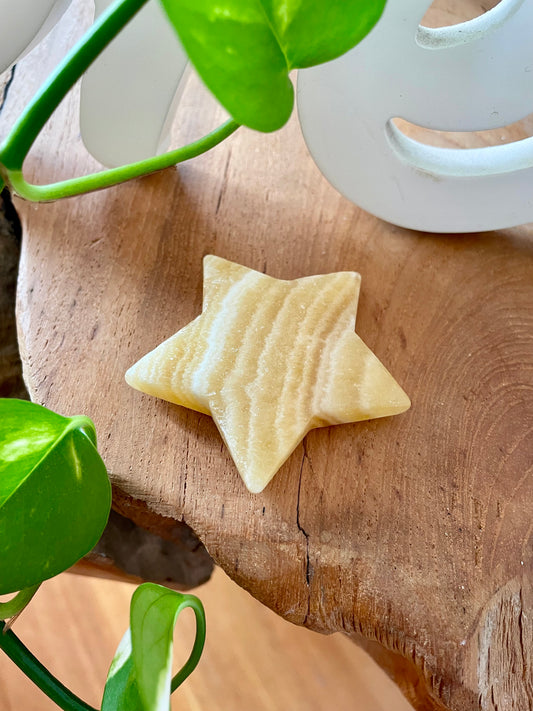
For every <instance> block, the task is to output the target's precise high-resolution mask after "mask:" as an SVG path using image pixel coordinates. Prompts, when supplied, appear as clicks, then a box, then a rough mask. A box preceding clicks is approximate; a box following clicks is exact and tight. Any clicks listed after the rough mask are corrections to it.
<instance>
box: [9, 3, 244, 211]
mask: <svg viewBox="0 0 533 711" xmlns="http://www.w3.org/2000/svg"><path fill="white" fill-rule="evenodd" d="M146 2H147V0H116V2H115V3H113V5H111V6H110V7H109V8H108V10H107V11H106V12H104V13H102V15H101V16H100V17H99V18H98V19H97V20H96V22H95V23H94V25H93V26H92V27H91V28H90V29H89V30H88V31H87V32H86V34H85V35H84V36H83V37H82V39H81V40H80V41H79V42H78V43H77V45H76V46H75V47H74V48H73V49H72V50H71V51H70V52H69V54H68V55H67V56H66V57H65V59H64V60H63V61H62V62H61V63H60V64H59V66H58V67H57V68H56V69H55V71H54V72H53V73H52V74H51V75H50V77H49V78H48V80H47V81H46V82H45V84H44V85H43V86H42V87H41V88H40V90H39V91H38V92H37V94H36V95H35V96H34V98H33V99H32V101H31V102H30V103H29V104H28V106H27V107H26V108H25V110H24V111H23V113H22V115H21V116H20V117H19V119H18V120H17V122H16V123H15V125H14V126H13V128H12V130H11V131H10V133H9V135H8V137H7V138H6V140H5V141H4V143H3V145H2V146H1V147H0V171H1V176H0V185H2V180H3V181H4V182H5V183H6V184H7V185H9V186H10V187H11V188H13V189H14V190H15V192H16V193H17V194H18V195H19V196H20V197H22V198H26V199H27V200H34V201H47V200H57V199H59V198H64V197H71V196H73V195H80V194H81V193H87V192H91V191H93V190H99V189H101V188H108V187H110V186H112V185H117V184H118V183H122V182H124V181H126V180H131V179H133V178H139V177H141V176H144V175H148V174H149V173H153V172H155V171H158V170H162V169H163V168H169V167H170V166H172V165H175V164H176V163H181V162H182V161H184V160H188V159H190V158H195V157H196V156H198V155H200V154H201V153H205V151H208V150H210V149H211V148H213V147H214V146H216V145H217V144H218V143H220V142H221V141H223V140H224V139H225V138H227V137H228V136H230V135H231V134H232V133H233V132H234V131H235V130H236V129H237V128H238V127H239V124H238V123H237V122H235V121H233V120H229V121H227V122H226V123H224V124H222V125H221V126H219V127H218V128H217V129H215V130H214V131H212V132H211V133H208V134H207V135H206V136H203V137H202V138H200V139H199V140H197V141H195V142H193V143H190V144H189V145H187V146H183V147H181V148H178V149H177V150H175V151H171V152H169V153H165V154H164V155H159V156H154V157H152V158H148V159H146V160H142V161H138V162H136V163H132V164H130V165H126V166H121V167H119V168H111V169H109V170H102V171H99V172H97V173H91V174H90V175H84V176H81V177H78V178H72V179H70V180H64V181H61V182H57V183H51V184H50V185H33V184H31V183H28V182H26V180H25V179H24V176H23V174H22V165H23V163H24V160H25V158H26V156H27V154H28V151H29V150H30V148H31V146H32V145H33V142H34V141H35V139H36V138H37V136H38V135H39V133H40V131H41V129H42V127H43V126H44V124H45V123H46V121H47V120H48V119H49V118H50V116H51V115H52V114H53V112H54V111H55V109H56V108H57V106H58V105H59V103H60V102H61V100H62V99H63V98H64V97H65V95H66V94H67V92H68V91H69V90H70V89H71V88H72V86H73V85H74V84H75V83H76V82H77V81H78V79H79V78H80V77H81V76H82V74H83V73H84V72H85V71H86V70H87V69H88V67H89V66H90V65H91V64H92V62H93V61H94V60H95V59H96V57H97V56H98V55H99V54H100V52H101V51H102V50H103V49H104V48H105V47H106V46H107V45H108V44H109V42H111V40H112V39H113V38H114V37H115V36H116V35H117V34H118V33H119V32H120V30H121V29H122V28H123V27H124V25H126V24H127V23H128V22H129V20H130V19H131V18H132V17H133V16H134V15H135V14H136V13H137V12H138V11H139V10H140V9H141V7H142V6H143V5H144V4H145V3H146Z"/></svg>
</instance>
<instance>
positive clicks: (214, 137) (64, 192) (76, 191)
mask: <svg viewBox="0 0 533 711" xmlns="http://www.w3.org/2000/svg"><path fill="white" fill-rule="evenodd" d="M239 126H240V124H238V123H237V122H236V121H234V120H233V119H229V120H228V121H226V122H225V123H223V124H222V125H221V126H219V127H218V128H216V129H215V130H214V131H212V132H211V133H208V134H207V135H205V136H202V138H200V139H198V140H197V141H194V142H193V143H189V144H187V145H186V146H182V147H181V148H177V149H176V150H174V151H170V152H169V153H164V154H163V155H158V156H153V157H152V158H146V159H145V160H141V161H138V162H136V163H131V164H130V165H125V166H121V167H119V168H110V169H109V170H102V171H100V172H98V173H91V174H90V175H84V176H82V177H79V178H72V179H70V180H63V181H61V182H58V183H51V184H50V185H33V184H31V183H27V182H26V180H25V179H24V177H23V175H22V171H21V170H15V171H11V170H6V171H5V176H6V178H7V182H8V184H9V185H11V187H12V188H13V189H14V190H15V191H16V193H17V195H19V196H20V197H22V198H25V199H27V200H34V201H46V200H58V199H60V198H65V197H72V196H73V195H80V194H82V193H88V192H91V191H93V190H101V189H102V188H109V187H111V186H113V185H118V183H123V182H125V181H126V180H132V179H133V178H140V177H142V176H145V175H148V174H150V173H155V172H156V171H158V170H163V169H164V168H170V167H171V166H173V165H176V164H177V163H182V162H183V161H185V160H189V159H191V158H196V156H199V155H201V154H202V153H205V152H206V151H208V150H210V149H211V148H214V147H215V146H216V145H218V144H219V143H220V142H221V141H223V140H224V139H225V138H227V137H228V136H231V134H232V133H233V132H234V131H236V130H237V129H238V128H239ZM0 160H1V154H0Z"/></svg>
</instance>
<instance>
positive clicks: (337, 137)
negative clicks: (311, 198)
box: [298, 0, 533, 232]
mask: <svg viewBox="0 0 533 711" xmlns="http://www.w3.org/2000/svg"><path fill="white" fill-rule="evenodd" d="M430 4H431V3H430V0H388V3H387V6H386V9H385V12H384V15H383V17H382V18H381V20H380V21H379V23H378V24H377V25H376V27H375V28H374V29H373V30H372V32H371V33H370V35H369V36H368V37H367V38H366V39H365V40H363V42H362V43H361V44H360V45H358V46H357V47H355V48H354V49H353V50H352V51H351V52H348V54H346V55H344V56H343V57H340V58H339V59H337V60H335V61H333V62H329V63H328V64H325V65H322V66H319V67H315V68H312V69H307V70H304V71H300V73H299V76H298V109H299V116H300V122H301V125H302V129H303V133H304V136H305V140H306V142H307V145H308V147H309V150H310V152H311V155H312V156H313V158H314V160H315V161H316V163H317V165H318V166H319V167H320V169H321V170H322V172H323V173H324V175H325V176H326V177H327V178H328V180H329V181H330V182H331V183H332V184H333V185H334V186H335V187H336V188H337V189H338V190H339V191H340V192H341V193H343V194H344V195H345V196H346V197H348V198H349V199H350V200H352V201H353V202H355V203H356V204H358V205H360V206H361V207H363V208H364V209H365V210H368V211H369V212H371V213H373V214H375V215H378V216H379V217H381V218H383V219H385V220H388V221H389V222H392V223H395V224H398V225H402V226H405V227H410V228H414V229H419V230H430V231H437V232H467V231H478V230H491V229H497V228H503V227H509V226H512V225H517V224H521V223H525V222H529V221H532V220H533V190H532V189H531V186H532V185H533V139H532V138H529V139H525V140H522V141H518V142H516V143H510V144H507V145H498V146H490V147H486V148H480V149H464V150H462V149H456V150H454V149H446V148H434V147H430V146H427V145H424V144H422V143H418V142H416V141H413V140H411V139H409V138H407V137H406V136H405V135H404V134H403V133H401V132H400V131H399V130H398V129H397V128H396V127H395V125H394V124H393V123H392V119H394V118H395V117H399V118H403V119H406V120H407V121H410V122H412V123H414V124H418V125H420V126H424V127H427V128H431V129H437V130H442V131H475V130H484V129H491V128H497V127H502V126H506V125H508V124H511V123H513V122H515V121H517V120H519V119H521V118H524V117H525V116H527V115H528V114H530V113H531V112H532V111H533V42H532V40H531V28H532V27H533V0H501V2H500V3H499V4H498V5H496V6H495V7H494V8H493V9H492V10H490V11H489V12H487V13H486V14H484V15H482V16H480V17H478V18H476V19H474V20H471V21H469V22H465V23H462V24H459V25H454V26H451V27H446V28H438V29H428V28H422V27H420V24H419V23H420V20H421V18H422V17H423V16H424V14H425V13H426V11H427V9H428V7H429V6H430Z"/></svg>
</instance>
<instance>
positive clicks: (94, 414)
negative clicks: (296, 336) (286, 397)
mask: <svg viewBox="0 0 533 711" xmlns="http://www.w3.org/2000/svg"><path fill="white" fill-rule="evenodd" d="M84 12H85V15H86V11H85V10H84V9H83V8H82V9H80V8H79V5H76V6H75V7H74V8H73V10H72V11H71V13H70V14H69V15H68V16H67V18H66V19H65V22H64V24H63V29H62V31H61V32H58V31H56V32H54V33H53V35H51V36H50V38H49V39H48V40H47V41H46V43H45V44H44V45H43V47H42V48H41V49H40V50H39V51H38V52H37V53H34V54H33V55H32V56H31V57H29V58H28V59H27V60H25V62H23V63H21V65H20V67H19V68H17V72H16V75H15V82H13V85H12V87H11V88H10V92H9V96H8V100H7V101H6V104H5V106H4V110H3V112H2V114H1V115H0V123H1V125H2V133H3V134H4V133H5V129H6V126H7V125H8V123H9V120H10V119H11V117H13V116H15V115H16V114H17V112H18V111H19V109H20V107H21V105H22V103H23V101H24V100H25V98H26V97H27V95H28V94H30V93H31V92H32V90H33V89H34V87H35V86H36V85H38V83H39V81H40V80H42V78H43V77H44V76H45V75H46V74H47V73H48V71H49V69H50V67H51V66H53V65H54V63H55V62H56V61H57V57H58V56H59V55H60V54H61V52H62V51H64V49H65V47H66V46H67V45H68V44H70V43H71V42H72V37H73V35H74V34H76V33H79V31H80V27H81V24H80V23H78V22H76V17H77V16H76V13H81V15H83V14H84ZM75 107H76V96H75V93H74V95H73V96H72V97H71V98H69V99H67V100H66V101H65V102H64V103H63V104H62V106H61V107H60V110H59V111H58V112H57V113H56V114H55V115H54V117H53V118H52V120H51V121H50V123H49V125H48V126H47V128H46V130H45V132H44V133H43V135H42V136H41V138H40V139H39V140H38V142H37V143H36V145H35V146H34V149H33V150H32V153H31V154H30V157H29V159H28V161H27V173H28V175H29V176H30V177H35V176H38V180H39V182H41V181H44V180H49V179H55V178H58V177H60V176H68V175H72V174H77V173H80V172H85V171H87V170H88V168H89V167H90V166H91V165H92V161H91V160H90V159H89V158H88V157H87V156H86V154H85V153H84V151H83V147H82V145H81V142H80V139H79V132H78V127H77V125H76V121H75V120H74V119H73V116H75V112H76V108H75ZM180 111H181V114H180V118H179V121H180V126H179V129H177V130H176V131H175V140H176V141H179V142H184V141H187V140H191V139H193V138H195V137H197V136H198V135H200V134H201V133H202V132H203V131H204V130H205V129H206V128H208V127H212V126H214V125H217V124H218V123H219V122H220V120H221V112H220V110H219V109H218V108H217V107H216V106H214V104H213V103H212V102H211V100H210V99H209V98H208V97H207V96H206V95H205V93H204V92H202V91H201V89H200V88H199V86H198V85H197V84H194V81H192V83H191V85H190V87H189V89H188V91H187V92H186V94H185V96H184V99H183V101H182V108H181V110H180ZM16 207H17V209H18V211H19V214H20V216H21V219H22V223H23V233H24V242H23V251H22V259H21V266H20V276H19V287H18V328H19V341H20V346H21V353H22V360H23V365H24V374H25V379H26V384H27V386H28V388H29V391H30V394H31V396H32V398H33V399H34V400H35V401H37V402H40V403H43V404H45V405H47V406H48V407H51V408H52V409H55V410H57V411H59V412H61V413H63V414H76V413H84V414H87V415H89V416H90V417H91V418H92V419H93V420H94V422H95V424H96V427H97V431H98V433H99V444H100V450H101V453H102V455H103V457H104V460H105V462H106V464H107V466H108V469H109V472H110V475H111V478H112V482H113V485H114V494H115V496H114V506H115V508H116V509H117V510H118V511H119V512H122V513H124V514H125V515H127V516H128V517H129V518H131V519H132V520H134V521H136V522H138V523H140V524H141V525H144V526H147V527H149V528H150V527H153V528H154V529H158V528H160V527H161V526H162V525H164V523H165V521H169V520H170V521H174V520H178V521H184V522H185V523H187V524H188V525H189V526H190V527H191V528H192V529H193V530H194V532H195V533H196V534H197V535H198V537H199V538H200V539H201V540H202V541H203V543H204V544H205V546H206V547H207V549H208V551H209V553H210V554H211V555H212V556H213V558H214V559H215V561H216V562H217V563H218V564H220V565H221V567H222V568H223V569H224V570H225V571H226V572H227V573H228V574H229V575H230V576H231V577H232V578H233V579H234V580H235V581H236V582H237V583H238V584H239V585H241V586H242V587H243V588H245V589H246V590H248V591H250V592H251V593H252V595H254V596H255V597H256V598H257V599H259V600H260V601H261V602H263V603H264V604H265V605H267V606H269V607H270V608H272V609H273V610H275V611H276V612H277V613H278V614H279V615H281V616H282V617H284V618H286V619H288V620H290V621H291V622H294V623H296V624H298V625H304V626H307V627H310V628H312V629H315V630H319V631H324V632H331V631H336V630H342V631H344V632H346V633H347V634H349V635H350V636H351V637H352V638H353V639H354V640H356V641H358V642H359V643H361V644H363V645H364V646H365V647H366V648H367V649H368V650H369V651H370V652H371V653H372V654H373V655H374V656H375V658H376V659H378V660H379V662H380V663H381V664H382V666H383V667H384V668H386V669H387V670H388V671H389V672H390V673H391V674H392V676H393V677H394V678H395V679H396V681H397V682H398V683H399V684H400V686H401V687H402V689H403V691H404V692H405V694H406V695H407V697H408V698H409V699H410V700H411V701H412V702H413V704H414V705H415V706H417V707H418V708H423V709H457V710H460V711H463V710H467V709H496V708H499V709H502V708H508V709H518V710H521V709H528V708H530V706H531V704H532V703H533V682H532V676H533V675H532V670H533V666H532V665H533V656H532V652H531V649H532V648H533V623H532V619H533V586H532V563H533V555H532V545H531V532H532V523H531V521H532V515H531V514H532V503H531V502H532V500H533V440H532V437H531V432H532V428H533V397H532V395H533V310H532V303H533V228H532V227H531V226H525V227H522V228H515V229H510V230H505V231H499V232H494V233H486V234H475V235H436V234H421V233H415V232H410V231H407V230H403V229H400V228H397V227H394V226H392V225H390V224H386V223H384V222H382V221H380V220H378V219H376V218H374V217H372V216H371V215H369V214H367V213H365V212H363V211H362V210H360V209H358V208H357V207H356V206H355V205H352V204H350V203H348V202H347V201H346V200H345V199H343V198H342V197H341V196H340V195H338V194H337V193H336V192H335V190H334V189H333V188H332V187H331V186H329V185H328V183H327V182H326V181H325V180H324V178H323V177H322V176H321V175H320V173H319V171H318V170H317V168H316V167H315V165H314V164H313V162H312V160H311V159H310V157H309V155H308V154H307V151H306V148H305V145H304V143H303V140H302V137H301V135H300V131H299V127H298V123H297V120H296V119H295V118H294V119H293V120H292V121H291V122H290V124H289V125H288V126H287V127H285V128H284V129H283V130H282V131H280V132H278V133H276V134H274V135H268V136H265V135H260V134H257V133H254V132H251V131H248V130H244V129H241V130H239V131H238V132H237V134H235V135H234V136H232V137H231V138H230V139H229V140H228V141H226V142H225V143H224V144H223V145H222V146H219V147H218V148H216V149H215V150H213V151H211V152H210V153H209V154H208V155H206V156H203V157H201V158H199V159H196V160H195V161H194V162H192V163H190V164H186V165H183V166H181V167H180V168H179V170H174V169H171V170H168V171H165V172H164V173H161V174H158V175H154V176H152V177H149V178H146V179H144V180H141V181H137V182H134V183H130V184H128V185H124V186H121V187H118V188H113V189H110V190H107V191H104V192H100V193H97V194H93V195H89V196H85V197H81V198H76V199H70V200H64V201H61V202H57V203H54V204H49V205H32V204H28V203H23V202H21V201H16ZM209 253H211V254H216V255H218V256H221V257H224V258H227V259H231V260H234V261H237V262H239V263H241V264H244V265H246V266H248V267H251V268H254V269H258V270H260V271H265V272H267V273H268V274H270V275H271V276H274V277H278V278H283V279H293V278H297V277H301V276H305V275H309V274H316V273H326V272H333V271H340V270H355V271H358V272H360V274H361V276H362V287H361V297H360V302H359V310H358V317H357V332H358V333H359V335H360V336H361V337H362V338H363V340H364V341H365V342H366V343H367V344H368V345H369V346H370V347H371V348H372V349H373V350H374V352H375V353H376V354H377V355H378V357H379V358H380V359H381V360H382V361H383V363H384V364H385V365H386V367H387V368H388V369H389V370H390V371H391V373H393V375H394V376H395V378H396V379H397V380H398V381H399V382H400V384H401V385H402V386H403V387H404V389H405V390H406V392H407V393H408V394H409V395H410V397H411V400H412V403H413V404H412V408H411V410H410V411H409V412H408V413H406V414H404V415H401V416H398V417H395V418H389V419H384V420H380V421H372V422H368V423H358V424H354V425H343V426H338V427H332V428H326V429H321V430H315V431H313V432H311V433H310V434H309V435H308V436H307V437H306V439H305V441H304V443H303V444H302V445H301V446H300V447H298V449H297V450H296V451H295V452H294V454H293V455H292V456H291V457H290V459H289V460H288V461H287V463H286V464H285V465H284V466H283V468H282V469H281V471H280V472H279V473H278V475H277V476H276V477H275V478H274V480H273V481H272V483H271V484H270V485H269V486H268V487H267V489H266V490H265V491H264V492H263V493H262V494H260V495H253V494H249V493H248V492H247V491H246V489H245V488H244V486H243V484H242V482H241V480H240V478H239V476H238V474H237V472H236V469H235V467H234V465H233V464H232V462H231V459H230V457H229V455H228V453H227V451H226V449H225V447H224V446H223V444H222V441H221V439H220V437H219V435H218V432H217V430H216V428H215V426H214V424H213V422H212V421H211V419H210V418H209V417H207V416H204V415H200V414H198V413H196V412H192V411H188V410H185V409H181V408H179V407H176V406H172V405H169V404H167V403H165V402H162V401H159V400H156V399H153V398H150V397H148V396H143V395H141V394H140V393H138V392H135V391H133V390H131V389H130V388H129V387H128V386H127V385H126V384H125V382H124V372H125V370H126V369H127V368H128V367H129V366H130V365H131V364H132V363H134V362H135V361H136V360H137V359H138V358H139V357H140V356H141V355H143V354H144V353H146V352H147V351H148V350H150V349H152V348H153V347H155V346H156V345H157V344H158V343H160V342H161V341H162V340H163V339H165V338H166V337H168V336H170V335H171V334H173V333H174V332H175V331H177V330H178V329H179V328H181V327H182V326H184V325H185V324H186V323H188V322H189V321H190V320H192V319H193V318H194V317H195V316H196V315H198V313H199V312H200V310H201V294H202V257H203V256H204V255H205V254H209Z"/></svg>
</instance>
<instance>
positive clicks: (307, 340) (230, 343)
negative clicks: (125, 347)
mask: <svg viewBox="0 0 533 711" xmlns="http://www.w3.org/2000/svg"><path fill="white" fill-rule="evenodd" d="M203 266H204V291H203V306H202V313H201V315H200V316H198V317H197V318H196V319H195V320H194V321H192V322H191V323H189V324H188V325H187V326H185V327H184V328H182V329H181V330H180V331H178V333H176V334H175V335H174V336H171V337H170V338H169V339H167V340H166V341H164V342H163V343H162V344H161V345H159V346H158V347H157V348H156V349H155V350H154V351H152V352H150V353H148V354H147V355H146V356H144V357H143V358H141V360H140V361H138V362H137V363H136V364H135V365H134V366H132V368H130V369H129V370H128V372H127V373H126V380H127V382H128V383H129V384H130V385H131V386H132V387H134V388H137V389H138V390H141V391H143V392H146V393H148V394H150V395H155V396H156V397H160V398H163V399H165V400H168V401H170V402H173V403H176V404H178V405H183V406H185V407H188V408H191V409H194V410H198V411H199V412H203V413H205V414H209V415H211V416H212V417H213V419H214V421H215V423H216V425H217V427H218V429H219V431H220V434H221V435H222V438H223V439H224V442H225V443H226V445H227V447H228V449H229V451H230V453H231V455H232V458H233V460H234V462H235V464H236V466H237V469H238V471H239V473H240V475H241V477H242V479H243V480H244V482H245V484H246V486H247V487H248V489H249V490H250V491H252V492H254V493H258V492H260V491H262V490H263V489H264V487H265V486H266V485H267V484H268V482H269V481H270V480H271V479H272V477H273V476H274V474H275V473H276V472H277V471H278V469H279V468H280V467H281V465H282V464H283V463H284V461H285V460H286V459H287V458H288V457H289V456H290V454H291V453H292V452H293V450H294V449H295V448H296V447H297V446H298V444H299V443H300V441H301V440H302V439H303V437H305V435H306V434H307V432H308V431H309V430H310V429H313V428H314V427H321V426H327V425H330V424H341V423H347V422H355V421H358V420H363V419H372V418H375V417H384V416H387V415H393V414H398V413H400V412H403V411H404V410H406V409H407V408H408V407H409V405H410V402H409V398H408V397H407V395H406V394H405V393H404V391H403V390H402V388H401V387H400V386H399V385H398V384H397V383H396V381H395V380H394V378H393V377H392V376H391V375H390V374H389V372H388V371H387V370H386V369H385V367H384V366H383V365H382V364H381V363H380V361H379V360H378V358H377V357H376V356H375V355H374V354H373V353H372V351H371V350H370V349H369V348H367V346H366V345H365V344H364V343H363V341H362V340H361V339H360V338H359V336H357V335H356V333H355V330H354V329H355V315H356V310H357V300H358V294H359V285H360V276H359V274H357V273H356V272H336V273H333V274H326V275H318V276H310V277H302V278H300V279H295V280H292V281H285V280H280V279H275V278H273V277H270V276H267V275H265V274H262V273H260V272H257V271H254V270H252V269H248V268H247V267H243V266H241V265H238V264H235V263H233V262H229V261H227V260H225V259H221V258H220V257H214V256H212V255H208V256H207V257H205V258H204V264H203Z"/></svg>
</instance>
